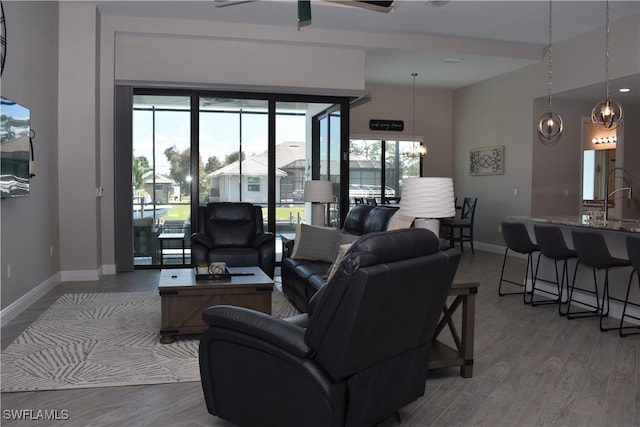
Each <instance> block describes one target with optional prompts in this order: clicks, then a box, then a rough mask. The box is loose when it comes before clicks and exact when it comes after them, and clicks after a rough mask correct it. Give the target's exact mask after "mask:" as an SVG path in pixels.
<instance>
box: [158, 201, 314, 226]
mask: <svg viewBox="0 0 640 427" xmlns="http://www.w3.org/2000/svg"><path fill="white" fill-rule="evenodd" d="M190 214H191V208H190V207H189V205H188V204H179V205H171V208H169V211H168V212H167V213H166V214H165V215H164V219H165V220H167V221H171V220H186V219H187V218H189V215H190ZM298 214H300V218H301V219H304V206H282V207H278V208H276V221H288V220H289V219H290V218H291V217H293V220H294V222H297V218H298ZM262 215H263V217H264V218H266V217H267V208H262Z"/></svg>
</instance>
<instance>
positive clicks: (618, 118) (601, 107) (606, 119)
mask: <svg viewBox="0 0 640 427" xmlns="http://www.w3.org/2000/svg"><path fill="white" fill-rule="evenodd" d="M605 31H606V32H605V87H606V95H605V99H604V101H600V102H598V103H597V104H596V106H595V107H593V110H591V122H592V123H593V124H594V125H596V127H598V128H600V129H607V130H613V129H615V128H617V127H618V126H620V124H622V117H623V112H622V106H621V105H620V104H619V103H618V102H616V101H614V100H613V99H611V98H610V97H609V0H607V26H606V30H605Z"/></svg>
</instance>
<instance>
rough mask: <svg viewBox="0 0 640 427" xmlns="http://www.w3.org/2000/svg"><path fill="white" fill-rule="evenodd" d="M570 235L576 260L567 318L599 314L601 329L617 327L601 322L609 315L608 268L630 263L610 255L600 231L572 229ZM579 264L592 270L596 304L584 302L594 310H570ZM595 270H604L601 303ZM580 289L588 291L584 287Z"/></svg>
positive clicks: (624, 265) (606, 329) (625, 265)
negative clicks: (608, 326)
mask: <svg viewBox="0 0 640 427" xmlns="http://www.w3.org/2000/svg"><path fill="white" fill-rule="evenodd" d="M571 235H572V237H573V247H574V248H575V251H576V253H577V254H578V262H577V263H576V269H575V271H574V273H573V285H572V286H571V291H570V292H569V301H568V303H567V304H568V305H567V318H569V319H572V318H575V317H592V316H600V330H601V331H608V330H611V329H618V327H615V328H605V327H604V326H603V324H602V319H603V318H605V317H607V316H608V315H609V269H611V268H614V267H627V266H629V265H631V262H630V261H629V260H628V259H622V258H615V257H613V256H611V254H610V253H609V248H608V247H607V242H606V241H605V240H604V236H603V235H602V233H598V232H589V231H578V230H573V232H572V233H571ZM580 264H584V265H586V266H588V267H591V269H592V271H593V285H594V291H591V293H595V295H596V306H593V305H590V304H584V305H586V306H588V307H591V308H593V309H594V310H591V311H576V312H571V311H570V309H571V303H572V302H573V291H574V289H575V284H576V276H577V273H578V266H579V265H580ZM596 270H604V271H605V273H604V285H603V288H602V304H601V303H600V300H599V297H598V276H597V275H596ZM581 290H583V291H586V292H589V291H588V290H586V289H581ZM605 303H606V310H605Z"/></svg>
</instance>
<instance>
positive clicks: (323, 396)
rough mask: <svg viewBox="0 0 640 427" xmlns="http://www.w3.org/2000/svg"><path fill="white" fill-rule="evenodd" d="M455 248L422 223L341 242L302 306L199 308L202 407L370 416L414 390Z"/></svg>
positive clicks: (242, 417)
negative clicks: (271, 311) (283, 312)
mask: <svg viewBox="0 0 640 427" xmlns="http://www.w3.org/2000/svg"><path fill="white" fill-rule="evenodd" d="M459 259H460V251H459V250H457V249H448V250H444V251H439V241H438V238H436V236H435V235H434V234H433V233H431V232H430V231H428V230H425V229H404V230H397V231H388V232H377V233H372V234H369V235H367V236H364V237H362V238H361V239H360V240H359V241H357V242H356V243H354V244H353V246H352V247H351V248H350V249H349V251H348V252H347V254H346V256H345V257H344V259H343V260H342V262H341V264H340V267H339V269H338V271H337V272H336V274H335V275H334V276H333V277H332V279H331V280H330V281H329V282H328V283H327V284H326V285H325V286H324V287H322V288H321V290H320V291H319V292H318V293H317V294H316V295H315V296H314V298H313V299H312V300H311V304H310V310H309V312H308V313H305V314H301V315H298V316H295V317H293V318H288V319H278V318H274V317H271V316H269V315H266V314H264V313H260V312H256V311H253V310H249V309H246V308H241V307H232V306H224V305H223V306H215V307H211V308H209V309H208V310H206V311H205V312H204V313H203V320H204V321H205V323H207V324H208V325H209V326H208V328H207V330H206V331H205V332H204V334H203V335H202V337H201V340H200V373H201V379H202V387H203V390H204V396H205V401H206V404H207V409H208V411H209V412H210V413H211V414H213V415H217V416H219V417H221V418H224V419H227V420H229V421H231V422H233V423H236V424H238V425H240V426H278V427H283V426H322V427H327V426H358V427H360V426H370V425H373V424H375V423H377V422H379V421H381V420H383V419H385V418H387V417H388V416H391V415H393V414H394V413H396V412H397V411H398V409H399V408H401V407H403V406H405V405H407V404H408V403H410V402H412V401H414V400H416V399H418V398H419V397H421V396H422V395H423V394H424V389H425V381H426V377H427V371H428V364H429V356H430V352H431V342H432V339H433V335H434V331H435V329H436V325H437V323H438V320H439V317H440V314H441V313H442V307H444V304H445V300H446V298H447V294H448V291H449V288H450V286H451V282H452V280H453V277H454V275H455V272H456V269H457V266H458V262H459Z"/></svg>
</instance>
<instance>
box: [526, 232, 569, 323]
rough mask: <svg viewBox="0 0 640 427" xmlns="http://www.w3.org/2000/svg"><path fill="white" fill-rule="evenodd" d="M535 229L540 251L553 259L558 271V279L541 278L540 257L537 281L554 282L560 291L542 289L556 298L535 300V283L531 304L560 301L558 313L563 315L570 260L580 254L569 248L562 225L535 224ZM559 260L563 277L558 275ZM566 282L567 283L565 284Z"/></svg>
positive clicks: (536, 275) (567, 288)
mask: <svg viewBox="0 0 640 427" xmlns="http://www.w3.org/2000/svg"><path fill="white" fill-rule="evenodd" d="M533 231H534V233H535V236H536V243H537V244H538V248H539V249H540V253H541V254H542V255H544V256H545V257H546V258H548V259H550V260H552V261H553V266H554V269H555V272H556V281H555V282H552V281H549V280H545V279H541V278H540V276H539V275H538V269H539V267H540V257H538V263H537V265H536V274H535V277H536V282H537V281H538V280H541V281H543V282H548V283H554V284H555V285H556V286H557V289H558V293H557V294H553V293H551V292H548V291H544V290H540V291H541V292H546V293H548V294H549V295H552V296H555V297H556V299H555V300H544V301H534V300H533V295H534V293H535V291H536V289H535V283H536V282H534V288H533V289H532V293H531V305H540V304H555V303H558V313H559V314H560V315H561V316H564V315H566V313H563V312H562V295H563V290H566V295H568V293H569V268H568V261H569V260H570V259H577V257H578V255H577V254H576V251H574V250H573V249H569V248H568V247H567V244H566V242H565V240H564V237H563V235H562V230H561V229H560V227H556V226H547V225H538V224H536V225H534V226H533ZM558 261H562V277H561V278H560V276H559V275H558ZM565 283H566V284H565Z"/></svg>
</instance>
